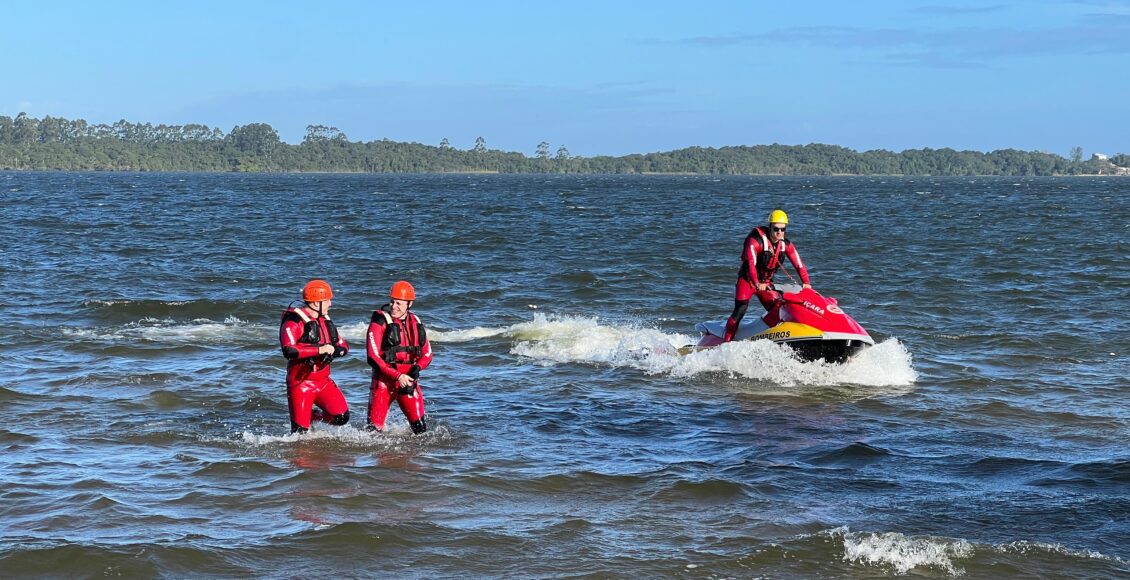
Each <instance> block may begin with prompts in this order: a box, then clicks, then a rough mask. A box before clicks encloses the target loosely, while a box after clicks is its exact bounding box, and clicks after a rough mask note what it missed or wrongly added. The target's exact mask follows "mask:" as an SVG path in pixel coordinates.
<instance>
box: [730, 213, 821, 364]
mask: <svg viewBox="0 0 1130 580" xmlns="http://www.w3.org/2000/svg"><path fill="white" fill-rule="evenodd" d="M784 257H787V258H788V259H789V261H790V262H792V264H793V268H794V269H796V271H797V275H799V276H800V280H801V282H802V283H804V284H809V283H810V282H809V280H808V270H807V269H806V268H805V267H804V262H803V261H801V259H800V254H798V253H797V251H796V246H794V245H793V243H792V242H790V241H789V239H788V238H785V239H783V240H781V241H780V242H777V243H776V244H773V243H772V242H770V241H769V232H768V230H767V228H765V227H764V226H757V227H755V228H753V229H752V230H750V232H749V235H748V236H746V238H745V243H744V244H743V246H742V265H741V268H739V269H738V283H737V286H736V288H735V289H734V312H733V313H732V314H731V315H730V319H729V320H727V321H726V335H725V336H724V337H723V340H725V341H727V342H729V341H730V340H731V339H732V338H733V337H734V334H735V333H736V332H737V331H738V324H740V323H741V321H742V318H743V317H744V316H745V311H746V308H747V307H748V306H749V299H750V298H753V296H754V295H755V294H756V295H757V299H758V300H759V301H760V302H761V305H762V306H764V307H765V310H770V309H771V308H773V305H774V304H776V302H777V298H778V294H777V292H776V291H775V290H772V289H769V290H764V291H759V290H758V289H757V285H758V284H761V283H772V282H773V274H776V273H777V270H779V269H780V268H781V266H782V265H784V259H783V258H784Z"/></svg>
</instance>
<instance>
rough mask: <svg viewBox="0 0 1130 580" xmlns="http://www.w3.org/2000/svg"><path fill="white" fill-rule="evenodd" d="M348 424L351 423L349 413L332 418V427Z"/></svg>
mask: <svg viewBox="0 0 1130 580" xmlns="http://www.w3.org/2000/svg"><path fill="white" fill-rule="evenodd" d="M346 423H349V411H346V412H344V413H342V414H340V415H334V416H333V417H331V418H330V425H345V424H346Z"/></svg>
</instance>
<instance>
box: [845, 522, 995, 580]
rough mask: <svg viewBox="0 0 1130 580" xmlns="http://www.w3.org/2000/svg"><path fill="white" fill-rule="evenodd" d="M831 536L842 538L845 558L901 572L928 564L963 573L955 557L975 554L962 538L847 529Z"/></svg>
mask: <svg viewBox="0 0 1130 580" xmlns="http://www.w3.org/2000/svg"><path fill="white" fill-rule="evenodd" d="M832 535H833V536H835V535H842V537H843V542H844V556H843V559H844V561H847V562H858V563H861V564H867V565H872V566H890V567H892V568H894V569H895V571H896V572H897V573H899V574H905V573H907V572H909V571H911V570H913V569H915V568H918V567H923V566H926V567H933V568H940V569H942V570H945V571H946V572H947V573H948V574H950V575H952V576H961V575H963V574H965V570H964V569H963V568H961V567H959V566H957V565H955V564H954V560H955V559H962V558H969V557H971V556H973V553H974V547H973V544H972V543H970V542H969V541H967V540H961V539H957V540H952V539H947V538H933V537H925V536H917V537H912V536H906V535H903V534H900V533H897V532H885V533H861V532H851V531H848V529H847V528H837V529H835V530H832Z"/></svg>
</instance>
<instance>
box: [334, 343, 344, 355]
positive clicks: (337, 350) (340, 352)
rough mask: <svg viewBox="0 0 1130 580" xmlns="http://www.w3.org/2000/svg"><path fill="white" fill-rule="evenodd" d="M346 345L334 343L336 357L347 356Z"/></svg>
mask: <svg viewBox="0 0 1130 580" xmlns="http://www.w3.org/2000/svg"><path fill="white" fill-rule="evenodd" d="M345 353H346V350H345V347H341V346H337V345H334V358H341V357H343V356H345Z"/></svg>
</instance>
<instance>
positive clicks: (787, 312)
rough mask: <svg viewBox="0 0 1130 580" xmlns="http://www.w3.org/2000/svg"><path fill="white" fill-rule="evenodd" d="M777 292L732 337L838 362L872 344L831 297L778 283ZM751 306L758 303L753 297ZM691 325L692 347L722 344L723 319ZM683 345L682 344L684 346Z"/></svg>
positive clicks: (801, 356) (860, 328) (810, 359)
mask: <svg viewBox="0 0 1130 580" xmlns="http://www.w3.org/2000/svg"><path fill="white" fill-rule="evenodd" d="M774 289H775V290H777V291H778V293H779V294H780V298H779V299H778V300H777V305H776V306H774V307H773V308H772V309H771V310H769V312H766V313H765V316H762V317H761V318H758V317H756V316H749V315H747V316H746V317H745V318H744V319H743V320H742V323H741V325H739V326H738V331H737V333H736V334H735V335H734V340H735V341H738V340H771V341H773V342H775V343H778V344H784V345H788V346H789V347H790V348H792V349H793V350H794V351H796V353H797V356H799V357H800V358H802V359H804V360H806V361H815V360H820V359H823V360H825V361H828V362H832V363H842V362H845V361H847V360H848V359H850V358H851V357H853V356H855V355H856V354H859V352H860V351H862V350H864V349H866V348H868V347H870V346H873V345H874V344H875V340H874V339H872V338H871V335H869V334H867V331H866V330H864V329H863V327H862V326H860V325H859V323H858V322H856V321H855V320H854V319H852V317H850V316H848V315H847V314H846V313H844V311H843V310H842V309H841V308H840V306H839V304H837V302H836V299H835V298H825V297H824V296H823V295H821V294H820V293H819V292H817V291H815V290H813V289H811V288H801V287H799V286H792V285H781V286H779V287H776V288H774ZM750 306H751V307H756V306H758V302H757V300H756V299H754V300H752V301H751V304H750ZM695 329H696V330H698V331H699V332H701V333H702V339H701V340H699V341H698V345H696V346H695V347H691V348H692V349H694V350H698V349H703V348H710V347H714V346H718V345H720V344H722V336H723V335H725V333H726V320H724V319H723V320H720V321H716V322H700V323H698V324H696V325H695ZM684 348H685V347H684Z"/></svg>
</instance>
